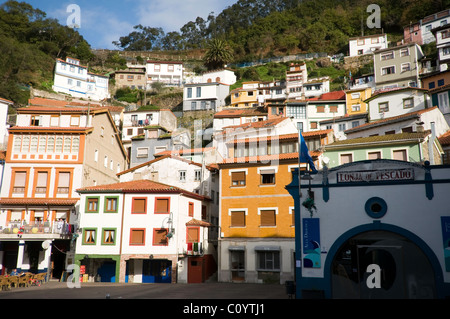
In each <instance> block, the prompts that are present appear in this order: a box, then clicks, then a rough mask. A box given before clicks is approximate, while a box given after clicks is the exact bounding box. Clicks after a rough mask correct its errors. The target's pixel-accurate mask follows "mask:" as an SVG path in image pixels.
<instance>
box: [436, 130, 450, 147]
mask: <svg viewBox="0 0 450 319" xmlns="http://www.w3.org/2000/svg"><path fill="white" fill-rule="evenodd" d="M438 140H439V143H441V145H442V146H447V145H450V131H447V132H446V133H444V134H442V135H441V136H439V137H438Z"/></svg>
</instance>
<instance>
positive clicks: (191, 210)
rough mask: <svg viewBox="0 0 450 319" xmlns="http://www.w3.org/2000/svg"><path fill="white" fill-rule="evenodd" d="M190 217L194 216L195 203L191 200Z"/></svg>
mask: <svg viewBox="0 0 450 319" xmlns="http://www.w3.org/2000/svg"><path fill="white" fill-rule="evenodd" d="M188 214H189V217H194V203H192V202H189V212H188Z"/></svg>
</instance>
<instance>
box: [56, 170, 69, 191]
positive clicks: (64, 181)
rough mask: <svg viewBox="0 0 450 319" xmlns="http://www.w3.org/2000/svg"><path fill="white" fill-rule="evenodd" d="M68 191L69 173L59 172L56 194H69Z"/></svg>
mask: <svg viewBox="0 0 450 319" xmlns="http://www.w3.org/2000/svg"><path fill="white" fill-rule="evenodd" d="M69 191H70V172H60V173H59V175H58V188H57V193H58V194H69Z"/></svg>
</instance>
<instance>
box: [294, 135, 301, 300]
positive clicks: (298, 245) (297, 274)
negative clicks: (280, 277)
mask: <svg viewBox="0 0 450 319" xmlns="http://www.w3.org/2000/svg"><path fill="white" fill-rule="evenodd" d="M301 134H302V133H301V130H300V128H299V130H298V215H296V216H295V281H296V283H295V287H296V288H295V290H296V291H295V292H296V298H300V278H301V275H302V268H301V267H302V258H301V256H302V255H301V253H302V250H301V238H302V237H301V236H302V232H301V206H302V203H301V197H302V193H301V188H302V187H301V180H302V179H301V175H300V166H301V154H302V136H301Z"/></svg>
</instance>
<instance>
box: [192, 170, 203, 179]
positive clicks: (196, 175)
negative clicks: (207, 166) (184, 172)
mask: <svg viewBox="0 0 450 319" xmlns="http://www.w3.org/2000/svg"><path fill="white" fill-rule="evenodd" d="M194 174H195V177H194V179H195V181H200V180H201V177H202V171H201V170H195V172H194Z"/></svg>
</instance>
